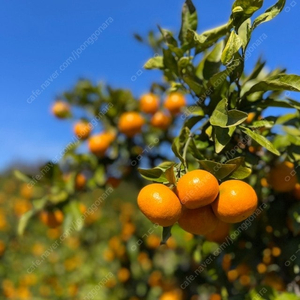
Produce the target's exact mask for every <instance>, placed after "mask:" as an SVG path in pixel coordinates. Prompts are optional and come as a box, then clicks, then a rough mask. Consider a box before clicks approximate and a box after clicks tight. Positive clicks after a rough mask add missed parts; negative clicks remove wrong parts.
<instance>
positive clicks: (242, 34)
mask: <svg viewBox="0 0 300 300" xmlns="http://www.w3.org/2000/svg"><path fill="white" fill-rule="evenodd" d="M251 33H252V30H251V19H250V18H249V19H247V20H245V21H244V23H243V24H242V25H241V26H240V27H239V30H238V36H239V38H240V40H241V41H242V48H243V50H244V51H245V49H246V47H247V45H248V43H249V41H250V38H251Z"/></svg>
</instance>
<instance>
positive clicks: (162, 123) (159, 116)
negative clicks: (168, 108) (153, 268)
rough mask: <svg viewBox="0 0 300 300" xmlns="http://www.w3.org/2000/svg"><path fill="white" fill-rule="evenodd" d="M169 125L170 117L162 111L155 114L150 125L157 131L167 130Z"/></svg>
mask: <svg viewBox="0 0 300 300" xmlns="http://www.w3.org/2000/svg"><path fill="white" fill-rule="evenodd" d="M170 124H171V117H170V116H169V115H167V114H166V113H164V112H162V111H158V112H156V113H155V114H154V115H153V117H152V118H151V125H152V126H153V127H156V128H159V129H163V130H165V129H167V128H168V127H169V125H170Z"/></svg>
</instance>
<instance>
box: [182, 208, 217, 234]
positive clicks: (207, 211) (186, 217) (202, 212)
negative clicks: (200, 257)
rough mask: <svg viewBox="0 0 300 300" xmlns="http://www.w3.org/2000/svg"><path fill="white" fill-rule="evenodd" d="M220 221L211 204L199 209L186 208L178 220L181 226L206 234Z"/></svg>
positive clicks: (190, 231)
mask: <svg viewBox="0 0 300 300" xmlns="http://www.w3.org/2000/svg"><path fill="white" fill-rule="evenodd" d="M218 223H219V220H218V219H217V217H216V216H215V215H214V213H213V210H212V208H211V206H210V205H206V206H203V207H200V208H197V209H188V208H184V209H183V211H182V214H181V217H180V218H179V220H178V224H179V226H180V227H181V228H182V229H184V230H185V231H187V232H189V233H192V234H197V235H204V234H207V233H209V232H211V231H213V230H214V229H215V228H216V227H217V225H218Z"/></svg>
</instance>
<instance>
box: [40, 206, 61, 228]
mask: <svg viewBox="0 0 300 300" xmlns="http://www.w3.org/2000/svg"><path fill="white" fill-rule="evenodd" d="M63 219H64V215H63V213H62V212H61V211H60V210H58V209H57V210H54V211H45V210H43V211H42V212H41V213H40V220H41V222H42V223H44V224H45V225H47V226H48V227H50V228H56V227H58V226H60V225H61V224H62V222H63Z"/></svg>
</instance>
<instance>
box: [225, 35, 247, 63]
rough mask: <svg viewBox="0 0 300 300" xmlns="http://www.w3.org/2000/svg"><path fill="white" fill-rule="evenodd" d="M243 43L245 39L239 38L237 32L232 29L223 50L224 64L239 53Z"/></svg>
mask: <svg viewBox="0 0 300 300" xmlns="http://www.w3.org/2000/svg"><path fill="white" fill-rule="evenodd" d="M242 45H243V41H242V40H241V39H240V38H239V36H238V35H237V34H236V33H235V31H234V30H233V31H231V34H230V37H229V39H228V41H227V44H226V46H225V48H224V50H223V53H222V56H221V61H222V63H223V64H224V65H227V64H228V63H229V62H230V61H231V60H232V58H233V56H234V55H235V53H237V52H238V51H239V50H240V48H241V47H242Z"/></svg>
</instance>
